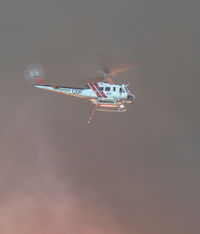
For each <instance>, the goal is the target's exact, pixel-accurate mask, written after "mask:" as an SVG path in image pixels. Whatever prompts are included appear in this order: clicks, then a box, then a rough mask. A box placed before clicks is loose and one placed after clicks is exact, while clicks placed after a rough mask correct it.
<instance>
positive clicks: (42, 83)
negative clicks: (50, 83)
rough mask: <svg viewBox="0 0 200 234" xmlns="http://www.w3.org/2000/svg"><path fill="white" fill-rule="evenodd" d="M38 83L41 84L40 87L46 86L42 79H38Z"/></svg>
mask: <svg viewBox="0 0 200 234" xmlns="http://www.w3.org/2000/svg"><path fill="white" fill-rule="evenodd" d="M36 82H37V83H38V84H40V85H44V84H45V83H44V81H43V80H41V79H40V78H36Z"/></svg>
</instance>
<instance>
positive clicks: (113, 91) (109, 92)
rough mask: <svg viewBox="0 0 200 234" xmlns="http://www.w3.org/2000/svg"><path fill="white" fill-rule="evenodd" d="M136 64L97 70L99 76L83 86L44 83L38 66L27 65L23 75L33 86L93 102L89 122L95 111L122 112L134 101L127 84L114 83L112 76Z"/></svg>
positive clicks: (41, 71)
mask: <svg viewBox="0 0 200 234" xmlns="http://www.w3.org/2000/svg"><path fill="white" fill-rule="evenodd" d="M136 66H138V65H136ZM136 66H132V67H124V68H119V69H114V70H104V71H97V72H98V73H100V74H101V76H100V77H98V78H97V79H93V80H90V81H87V82H86V83H85V86H84V87H83V88H77V87H68V86H59V85H50V84H46V83H45V82H44V81H43V79H42V76H43V73H44V72H43V70H42V68H41V67H40V66H32V67H29V68H28V69H27V70H26V71H25V76H26V77H28V78H29V79H31V80H32V81H33V84H34V87H35V88H39V89H43V90H47V91H51V92H54V93H57V94H64V95H70V96H74V97H78V98H82V99H86V100H88V101H89V102H90V103H92V104H94V108H93V110H92V111H91V113H90V116H89V119H88V124H90V123H91V121H92V119H93V118H94V115H95V112H96V111H105V112H124V111H126V110H127V106H128V104H130V103H133V102H134V101H135V95H134V94H132V93H131V92H130V90H129V89H128V86H129V84H116V83H115V82H114V81H113V79H112V78H113V77H116V76H117V74H118V73H121V72H124V71H127V70H130V69H134V68H135V67H136Z"/></svg>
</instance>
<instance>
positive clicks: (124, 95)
mask: <svg viewBox="0 0 200 234" xmlns="http://www.w3.org/2000/svg"><path fill="white" fill-rule="evenodd" d="M35 87H36V88H40V89H45V90H48V91H52V92H55V93H60V94H65V95H71V96H76V97H80V98H85V99H89V100H90V101H91V102H110V103H116V102H126V103H131V102H133V101H134V100H135V96H134V95H133V94H131V93H130V91H129V90H128V89H127V86H126V85H124V84H122V85H117V84H109V83H104V82H96V83H87V85H86V87H85V88H73V87H64V86H56V85H44V84H36V85H35Z"/></svg>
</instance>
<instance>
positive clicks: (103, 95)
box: [94, 83, 107, 98]
mask: <svg viewBox="0 0 200 234" xmlns="http://www.w3.org/2000/svg"><path fill="white" fill-rule="evenodd" d="M94 85H95V86H96V88H97V89H99V85H98V83H94ZM99 93H100V94H101V96H102V97H104V98H107V96H106V95H105V93H104V92H103V91H99Z"/></svg>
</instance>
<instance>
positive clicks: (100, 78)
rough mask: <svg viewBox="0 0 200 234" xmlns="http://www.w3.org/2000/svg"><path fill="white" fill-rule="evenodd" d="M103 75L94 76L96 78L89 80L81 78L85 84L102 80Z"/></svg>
mask: <svg viewBox="0 0 200 234" xmlns="http://www.w3.org/2000/svg"><path fill="white" fill-rule="evenodd" d="M104 79H105V78H104V77H96V78H92V79H89V80H83V81H82V82H83V84H84V85H86V84H87V83H97V82H104Z"/></svg>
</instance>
